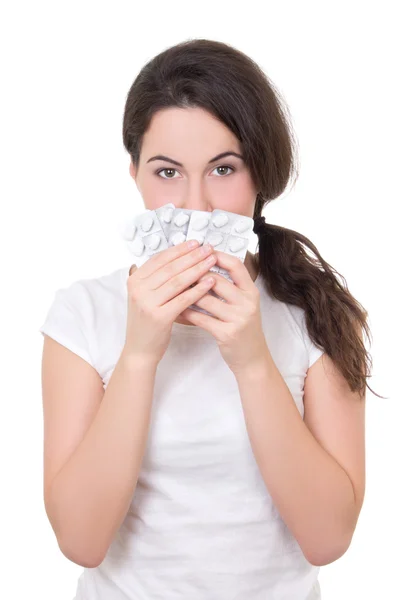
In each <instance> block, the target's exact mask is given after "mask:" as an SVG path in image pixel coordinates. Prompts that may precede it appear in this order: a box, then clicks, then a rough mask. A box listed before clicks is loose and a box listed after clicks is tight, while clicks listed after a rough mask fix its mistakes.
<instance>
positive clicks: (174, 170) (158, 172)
mask: <svg viewBox="0 0 400 600" xmlns="http://www.w3.org/2000/svg"><path fill="white" fill-rule="evenodd" d="M163 171H169V172H171V171H173V172H176V169H161V170H160V171H157V175H159V174H160V173H162V172H163ZM163 179H174V177H163Z"/></svg>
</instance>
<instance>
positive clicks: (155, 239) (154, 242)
mask: <svg viewBox="0 0 400 600" xmlns="http://www.w3.org/2000/svg"><path fill="white" fill-rule="evenodd" d="M160 242H161V237H160V236H159V235H157V234H156V233H153V235H152V236H150V238H149V248H150V250H157V248H158V246H159V245H160Z"/></svg>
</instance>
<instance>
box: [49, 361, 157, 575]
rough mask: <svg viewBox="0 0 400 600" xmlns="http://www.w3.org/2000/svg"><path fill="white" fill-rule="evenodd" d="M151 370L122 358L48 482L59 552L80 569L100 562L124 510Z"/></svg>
mask: <svg viewBox="0 0 400 600" xmlns="http://www.w3.org/2000/svg"><path fill="white" fill-rule="evenodd" d="M156 368H157V365H154V364H148V363H142V362H140V361H139V360H137V359H132V358H130V357H129V356H126V355H125V354H124V352H123V353H122V354H121V356H120V359H119V361H118V362H117V364H116V367H115V369H114V372H113V374H112V376H111V378H110V381H109V383H108V386H107V388H106V391H105V393H104V396H103V398H102V401H101V404H100V407H99V409H98V411H97V413H96V415H95V417H94V419H93V421H92V423H91V425H90V427H89V429H88V430H87V432H86V435H85V437H84V438H83V440H82V441H81V443H80V444H79V446H78V447H77V448H76V450H75V451H74V453H73V454H72V455H71V457H70V458H69V460H68V461H67V462H66V464H65V465H64V466H63V468H62V469H61V470H60V471H59V473H58V474H57V475H56V476H55V478H54V480H53V481H52V484H51V489H50V491H49V493H48V497H47V501H46V511H47V514H48V517H49V519H50V521H51V524H52V526H53V529H54V531H55V532H57V539H58V542H59V546H60V548H61V550H62V552H63V553H64V554H65V556H67V557H68V558H69V559H70V560H71V561H73V562H75V563H77V564H79V565H82V566H85V567H95V566H97V565H98V564H100V563H101V562H102V560H103V558H104V556H105V554H106V552H107V550H108V547H109V545H110V544H111V542H112V539H113V537H114V535H115V533H116V531H117V530H118V528H119V527H120V525H121V523H122V521H123V520H124V518H125V515H126V513H127V511H128V509H129V505H130V502H131V500H132V495H133V493H134V490H135V487H136V483H137V478H138V474H139V470H140V466H141V462H142V458H143V454H144V450H145V445H146V440H147V434H148V428H149V422H150V415H151V407H152V398H153V389H154V379H155V373H156Z"/></svg>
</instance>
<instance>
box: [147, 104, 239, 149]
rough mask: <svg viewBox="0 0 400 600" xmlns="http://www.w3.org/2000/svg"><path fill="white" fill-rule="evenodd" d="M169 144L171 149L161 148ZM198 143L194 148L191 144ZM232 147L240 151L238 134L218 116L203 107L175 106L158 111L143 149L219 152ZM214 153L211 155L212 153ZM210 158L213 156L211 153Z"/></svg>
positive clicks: (148, 130)
mask: <svg viewBox="0 0 400 600" xmlns="http://www.w3.org/2000/svg"><path fill="white" fill-rule="evenodd" d="M165 144H168V148H165V147H163V148H162V147H161V146H164V145H165ZM192 145H194V147H193V148H192V147H191V146H192ZM228 147H229V148H230V149H232V150H236V151H240V143H239V140H238V139H237V138H236V136H235V135H234V133H233V132H232V131H231V130H230V129H229V127H227V126H226V125H225V124H224V123H222V122H221V121H219V120H218V119H216V117H214V115H212V114H210V113H209V112H208V111H206V110H204V109H202V108H198V107H197V108H177V107H171V108H167V109H162V110H159V111H157V112H156V113H155V114H154V115H153V117H152V119H151V122H150V125H149V127H148V129H147V131H146V133H145V135H144V137H143V149H145V148H146V150H147V149H148V151H149V152H151V151H153V150H154V151H155V152H160V151H161V150H162V151H163V152H164V151H165V152H166V151H167V149H168V150H169V152H172V151H173V150H174V149H176V151H179V150H180V152H182V149H183V148H184V149H185V151H187V150H191V151H195V150H198V151H199V152H200V153H204V152H205V153H206V155H207V156H208V155H209V154H210V152H211V154H212V153H213V151H214V150H216V151H215V152H214V154H217V153H218V151H220V152H223V151H224V150H227V149H228ZM211 154H210V156H211ZM208 158H209V156H208Z"/></svg>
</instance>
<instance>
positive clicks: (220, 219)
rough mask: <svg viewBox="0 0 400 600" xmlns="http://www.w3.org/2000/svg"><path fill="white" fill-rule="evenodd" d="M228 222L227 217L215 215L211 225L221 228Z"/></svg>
mask: <svg viewBox="0 0 400 600" xmlns="http://www.w3.org/2000/svg"><path fill="white" fill-rule="evenodd" d="M228 221H229V217H228V215H221V214H219V215H217V216H216V217H214V219H213V220H212V222H213V225H215V227H223V226H224V225H226V224H227V222H228Z"/></svg>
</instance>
